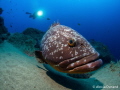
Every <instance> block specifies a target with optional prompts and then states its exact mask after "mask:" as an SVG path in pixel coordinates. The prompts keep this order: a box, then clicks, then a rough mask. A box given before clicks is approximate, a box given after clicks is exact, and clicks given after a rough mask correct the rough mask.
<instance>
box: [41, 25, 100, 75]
mask: <svg viewBox="0 0 120 90" xmlns="http://www.w3.org/2000/svg"><path fill="white" fill-rule="evenodd" d="M70 40H71V41H70ZM73 42H74V43H73ZM69 43H70V44H69ZM71 43H72V44H73V46H72V44H71ZM41 48H42V56H43V57H44V61H45V62H47V63H48V64H50V65H51V66H52V67H53V68H54V69H56V70H58V71H61V72H65V73H86V72H90V71H94V70H96V69H98V68H99V67H100V66H101V65H102V60H101V59H98V60H96V59H97V58H98V57H99V53H98V52H97V51H96V50H95V49H94V48H93V47H92V46H91V45H90V43H89V42H88V41H87V40H86V39H85V38H84V37H83V36H82V35H80V34H79V33H77V32H76V31H75V30H73V29H72V28H70V27H67V26H64V25H60V24H54V25H52V26H51V27H50V29H49V30H48V31H47V32H46V34H45V35H44V37H43V39H42V41H41ZM94 60H96V61H94Z"/></svg>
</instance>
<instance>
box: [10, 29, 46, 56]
mask: <svg viewBox="0 0 120 90" xmlns="http://www.w3.org/2000/svg"><path fill="white" fill-rule="evenodd" d="M43 35H44V32H42V31H40V30H38V29H35V28H27V29H26V30H24V31H23V32H22V33H14V34H12V35H11V36H10V37H9V39H8V42H10V43H12V44H13V45H14V46H15V47H17V48H19V49H20V50H22V51H23V52H24V53H26V54H27V55H29V56H34V51H35V50H39V49H40V46H39V43H40V40H41V38H42V36H43ZM36 44H37V45H36Z"/></svg>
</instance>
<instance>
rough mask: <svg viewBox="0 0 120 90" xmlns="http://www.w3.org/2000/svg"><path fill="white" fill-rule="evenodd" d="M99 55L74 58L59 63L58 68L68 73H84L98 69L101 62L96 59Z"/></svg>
mask: <svg viewBox="0 0 120 90" xmlns="http://www.w3.org/2000/svg"><path fill="white" fill-rule="evenodd" d="M98 57H99V54H98V53H95V54H91V55H89V56H86V57H84V58H79V56H78V57H74V58H71V59H68V60H64V61H62V62H60V63H59V66H60V67H61V68H63V69H64V70H67V71H68V72H69V73H86V72H90V71H94V70H96V69H98V68H99V67H100V66H101V65H102V60H101V59H98Z"/></svg>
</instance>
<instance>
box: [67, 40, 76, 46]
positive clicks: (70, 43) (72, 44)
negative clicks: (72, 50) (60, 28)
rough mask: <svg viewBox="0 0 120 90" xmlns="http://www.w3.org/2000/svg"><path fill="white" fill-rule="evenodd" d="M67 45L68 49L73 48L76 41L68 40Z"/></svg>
mask: <svg viewBox="0 0 120 90" xmlns="http://www.w3.org/2000/svg"><path fill="white" fill-rule="evenodd" d="M68 45H69V46H70V47H75V45H76V41H75V40H74V39H70V40H69V41H68Z"/></svg>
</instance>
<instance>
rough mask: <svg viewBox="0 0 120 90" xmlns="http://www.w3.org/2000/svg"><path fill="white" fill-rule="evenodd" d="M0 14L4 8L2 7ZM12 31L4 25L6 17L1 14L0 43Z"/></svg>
mask: <svg viewBox="0 0 120 90" xmlns="http://www.w3.org/2000/svg"><path fill="white" fill-rule="evenodd" d="M0 14H2V9H1V8H0ZM9 35H10V33H9V32H8V30H7V28H6V27H5V26H4V19H3V18H2V17H1V16H0V43H2V42H3V41H4V40H6V39H7V38H8V37H9Z"/></svg>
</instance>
